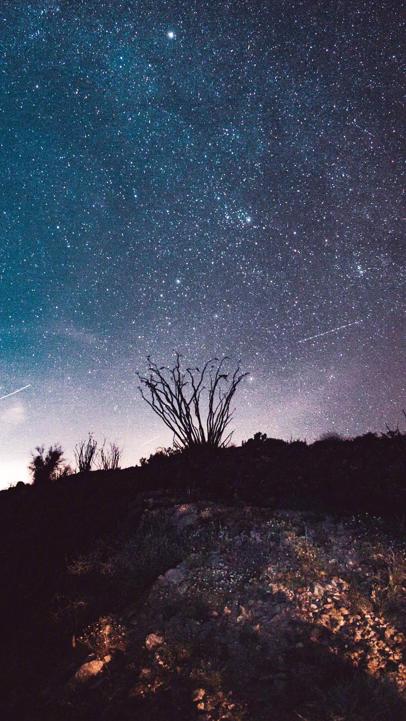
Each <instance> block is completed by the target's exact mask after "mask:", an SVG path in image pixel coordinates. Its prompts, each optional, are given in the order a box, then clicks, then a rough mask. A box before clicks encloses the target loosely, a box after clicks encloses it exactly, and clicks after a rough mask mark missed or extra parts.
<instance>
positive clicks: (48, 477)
mask: <svg viewBox="0 0 406 721" xmlns="http://www.w3.org/2000/svg"><path fill="white" fill-rule="evenodd" d="M35 451H36V453H33V454H32V461H31V463H30V465H29V466H28V468H29V470H30V472H31V473H32V478H33V483H34V484H35V485H40V484H42V483H48V482H49V481H55V480H56V479H57V478H61V477H63V476H67V475H69V473H71V469H70V468H69V466H65V467H63V463H64V458H63V450H62V448H61V446H50V447H49V448H48V451H47V452H46V453H45V447H44V446H37V447H36V449H35Z"/></svg>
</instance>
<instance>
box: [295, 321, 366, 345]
mask: <svg viewBox="0 0 406 721" xmlns="http://www.w3.org/2000/svg"><path fill="white" fill-rule="evenodd" d="M359 323H363V321H362V320H353V322H352V323H346V324H345V325H339V326H338V327H337V328H331V330H325V331H324V332H323V333H317V334H316V335H309V336H308V337H307V338H301V339H300V340H298V343H306V342H307V341H308V340H314V338H321V337H322V336H323V335H328V334H329V333H338V331H339V330H343V328H349V327H350V326H351V325H358V324H359Z"/></svg>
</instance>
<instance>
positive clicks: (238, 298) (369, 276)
mask: <svg viewBox="0 0 406 721" xmlns="http://www.w3.org/2000/svg"><path fill="white" fill-rule="evenodd" d="M403 27H404V26H403V25H402V18H401V13H400V8H399V5H398V3H395V2H383V1H380V2H374V1H372V2H366V1H365V2H364V1H361V2H358V3H338V4H337V3H330V2H321V1H320V2H293V3H291V4H289V3H285V2H282V1H280V2H269V3H263V2H253V1H250V2H248V1H247V2H245V1H239V0H235V1H234V2H227V1H226V2H216V1H213V0H210V2H205V1H204V0H199V1H198V2H195V1H193V0H188V2H183V1H182V2H166V1H162V2H160V1H159V0H155V1H154V2H148V1H144V2H135V1H134V2H120V1H119V0H116V1H115V2H114V3H107V2H100V1H97V2H96V1H95V0H94V1H93V0H88V1H87V2H84V1H82V2H80V1H79V0H75V1H73V0H70V1H66V2H56V1H54V0H48V1H45V2H44V1H43V2H39V1H36V0H34V1H33V2H30V3H24V4H21V3H19V2H16V0H5V1H4V2H3V3H2V5H1V9H0V40H1V49H0V53H1V55H0V57H1V65H0V87H1V107H0V158H1V159H0V176H1V181H2V182H1V185H2V190H3V192H2V193H1V195H0V205H1V207H0V222H1V235H0V351H1V355H0V371H1V373H0V395H5V394H7V393H8V392H10V391H13V390H14V389H15V388H19V387H23V386H25V385H26V384H31V388H29V389H27V390H26V391H24V393H21V394H19V395H16V396H15V397H13V398H10V399H5V400H3V401H2V402H1V407H0V430H1V435H0V483H1V484H2V485H8V483H9V482H11V481H13V482H15V481H16V480H19V479H20V478H21V479H25V478H26V471H25V468H26V465H27V463H28V460H29V452H30V450H31V449H32V448H33V447H34V446H35V445H37V444H39V443H42V442H44V443H52V442H56V441H59V442H61V443H62V445H63V446H64V447H65V448H66V455H67V456H68V457H70V456H71V452H70V451H71V448H72V446H73V444H74V443H75V442H76V441H77V440H78V439H79V438H80V437H84V436H85V435H86V434H87V432H88V431H89V430H92V431H94V432H95V433H96V435H98V436H99V437H100V438H102V437H103V436H105V435H107V436H108V437H110V438H111V439H116V440H118V441H119V442H120V444H121V445H123V446H124V447H125V460H124V462H125V463H126V464H127V465H129V464H134V463H135V462H136V461H137V460H138V459H139V457H140V456H142V455H148V454H149V453H150V452H151V451H153V450H154V449H155V448H156V447H157V446H160V445H169V444H170V442H171V438H170V436H168V434H167V433H166V431H165V430H164V429H163V428H162V429H161V427H160V424H159V421H158V419H155V418H154V417H151V413H150V412H149V411H148V409H147V408H146V407H144V405H143V403H142V400H141V399H140V398H139V397H138V394H137V379H136V376H135V371H136V370H137V369H143V368H144V367H145V356H146V355H147V354H148V353H150V354H152V355H153V357H154V358H156V359H157V360H158V362H170V360H171V354H172V352H173V350H174V349H178V350H180V351H181V352H182V353H184V355H185V358H186V360H187V361H190V362H193V363H199V362H201V361H202V360H204V359H206V358H207V357H209V356H210V355H213V354H217V355H222V354H229V355H230V356H231V357H232V358H233V359H235V360H241V363H242V366H243V367H244V369H248V370H249V371H250V377H249V379H248V380H247V381H246V383H245V385H244V388H242V389H241V391H240V393H239V395H238V397H237V399H236V404H237V413H236V419H235V426H236V429H237V432H236V436H235V437H236V440H237V441H239V440H241V438H247V437H248V436H249V435H251V434H252V433H253V432H255V431H257V430H261V431H265V432H267V433H268V435H275V436H281V437H285V438H289V437H291V436H293V437H301V438H307V439H308V440H312V439H313V438H315V437H317V435H319V434H320V433H321V432H323V431H328V430H335V431H337V432H340V433H343V434H350V435H351V434H355V433H361V432H365V431H367V430H369V429H371V430H378V431H380V430H384V427H385V423H391V424H394V425H396V423H397V422H398V420H400V419H401V409H402V407H405V383H404V371H405V362H404V351H405V333H404V300H405V293H404V288H405V286H404V284H405V279H406V278H405V277H406V273H405V264H404V255H405V254H404V243H403V240H402V234H401V218H402V205H401V201H402V195H401V191H402V182H401V178H402V152H401V148H402V139H403V138H402V90H403V88H402V75H401V60H402V55H401V40H402V35H403V32H402V29H403ZM402 251H403V252H402ZM335 329H338V330H335ZM329 331H331V332H329ZM402 374H403V375H402Z"/></svg>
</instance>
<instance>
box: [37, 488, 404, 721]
mask: <svg viewBox="0 0 406 721" xmlns="http://www.w3.org/2000/svg"><path fill="white" fill-rule="evenodd" d="M404 569H405V555H404V549H402V548H401V545H400V542H399V541H396V540H394V539H391V538H390V537H389V536H388V535H387V533H386V532H385V531H384V529H383V527H382V525H381V524H380V523H379V522H378V521H377V520H375V519H367V520H363V521H361V520H359V519H354V518H352V519H347V520H344V521H343V520H341V521H340V520H336V521H335V520H333V519H332V518H329V517H326V516H321V515H319V516H315V515H314V514H304V513H293V512H277V513H271V511H269V510H263V509H262V510H260V509H253V508H247V507H245V508H235V507H233V508H228V507H222V506H219V505H214V504H203V503H199V504H190V505H177V506H169V507H165V505H162V506H161V507H159V506H158V504H157V502H156V501H155V502H154V501H151V503H150V507H149V509H147V510H146V511H145V513H144V516H143V519H142V522H141V525H140V527H139V528H138V529H137V531H136V532H135V533H134V534H133V535H131V534H130V535H128V536H127V537H126V539H125V541H122V540H120V541H118V540H117V539H116V540H113V541H109V542H108V543H102V544H98V546H97V547H96V548H95V549H94V550H93V551H92V552H91V553H90V554H88V555H87V556H85V557H81V558H79V559H76V560H75V561H74V562H72V563H71V564H70V566H69V569H68V574H69V577H70V579H71V584H72V585H71V587H70V589H69V591H68V592H67V593H66V595H65V596H64V597H63V598H59V599H58V604H57V610H56V611H55V619H56V621H57V622H58V623H68V624H69V623H72V628H75V631H76V632H75V633H74V634H72V645H73V647H74V650H73V652H72V653H73V661H72V664H74V666H73V665H72V667H71V670H70V671H69V674H68V678H69V680H67V681H66V682H64V683H63V684H62V685H61V686H58V688H57V690H55V687H53V688H52V687H49V688H48V689H47V691H46V693H45V696H46V698H47V703H49V704H50V707H53V708H55V713H56V708H57V707H58V714H59V715H58V718H59V717H60V716H61V717H63V718H69V719H70V718H75V719H76V718H77V719H81V718H83V719H85V718H86V719H87V718H91V717H92V714H95V716H93V717H97V718H101V719H111V720H112V721H113V720H115V721H120V719H137V720H140V721H144V720H145V721H146V720H147V719H148V720H149V721H150V720H152V721H153V720H154V719H156V720H159V721H160V720H161V719H162V720H163V719H165V720H167V719H175V718H176V719H181V720H183V719H184V720H185V721H189V720H190V721H192V720H193V719H200V720H201V721H220V720H224V721H226V720H228V721H240V720H241V721H242V720H244V721H285V720H286V721H290V720H292V721H297V720H298V719H299V721H300V720H302V721H303V720H305V721H321V720H324V719H326V720H327V719H328V720H331V721H343V720H344V719H345V720H347V719H348V720H351V721H357V720H360V719H365V721H366V720H368V721H373V720H374V719H375V720H377V719H391V720H392V719H401V718H405V715H404V714H405V706H404V705H403V702H402V694H404V692H405V689H406V666H405V661H404V658H402V650H403V649H404V646H405V644H404V640H405V637H404V635H403V634H402V629H403V631H404V621H405V615H406V614H405V606H404V605H402V603H403V604H404V599H405V595H404V592H405V587H404V585H403V586H402V584H404V578H405V577H404ZM89 579H91V583H88V581H89ZM95 579H96V581H95ZM146 579H147V580H146ZM95 587H96V588H98V589H99V590H98V592H97V593H98V594H99V601H100V598H103V602H102V604H101V603H100V605H99V606H98V600H97V599H95V598H94V597H93V596H92V593H94V591H93V590H92V592H91V593H90V592H89V591H87V590H86V589H87V588H92V589H94V588H95ZM97 607H98V608H99V610H102V611H103V613H101V614H100V615H99V616H98V619H97V621H95V622H94V623H90V624H88V625H84V626H82V628H80V629H78V627H77V625H78V623H79V624H80V622H81V621H80V619H81V618H86V613H87V612H88V611H89V609H90V608H93V609H96V608H97ZM72 619H74V620H72ZM402 624H403V626H402ZM75 654H77V657H76V655H75ZM85 654H87V656H85ZM89 654H90V655H89ZM75 659H76V660H75Z"/></svg>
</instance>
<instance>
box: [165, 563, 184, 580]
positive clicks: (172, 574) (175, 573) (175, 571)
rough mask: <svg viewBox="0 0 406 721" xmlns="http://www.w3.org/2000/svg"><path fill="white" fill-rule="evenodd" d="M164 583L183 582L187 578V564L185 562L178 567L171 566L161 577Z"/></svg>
mask: <svg viewBox="0 0 406 721" xmlns="http://www.w3.org/2000/svg"><path fill="white" fill-rule="evenodd" d="M159 578H160V580H161V581H162V582H163V583H181V581H184V579H185V578H186V566H185V564H184V563H181V564H179V566H176V568H170V569H169V571H167V572H166V573H164V575H163V576H160V577H159Z"/></svg>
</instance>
